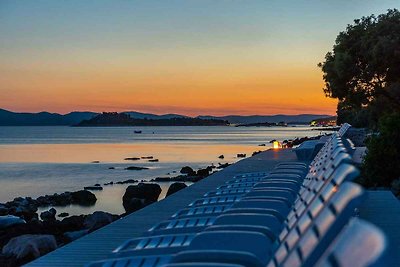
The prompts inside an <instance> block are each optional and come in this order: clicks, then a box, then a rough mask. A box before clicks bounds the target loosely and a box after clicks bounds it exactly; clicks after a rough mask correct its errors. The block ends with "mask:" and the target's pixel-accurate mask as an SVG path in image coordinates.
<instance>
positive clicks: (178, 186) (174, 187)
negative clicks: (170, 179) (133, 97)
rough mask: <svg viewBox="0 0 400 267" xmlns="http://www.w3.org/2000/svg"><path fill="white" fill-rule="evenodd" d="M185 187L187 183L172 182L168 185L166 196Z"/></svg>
mask: <svg viewBox="0 0 400 267" xmlns="http://www.w3.org/2000/svg"><path fill="white" fill-rule="evenodd" d="M186 187H187V185H186V184H185V183H173V184H171V185H170V186H169V188H168V191H167V194H166V197H167V196H170V195H172V194H174V193H176V192H178V191H179V190H182V189H184V188H186Z"/></svg>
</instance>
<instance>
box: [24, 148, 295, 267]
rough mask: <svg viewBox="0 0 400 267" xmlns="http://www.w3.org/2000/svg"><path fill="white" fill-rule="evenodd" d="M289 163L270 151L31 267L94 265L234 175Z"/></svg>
mask: <svg viewBox="0 0 400 267" xmlns="http://www.w3.org/2000/svg"><path fill="white" fill-rule="evenodd" d="M288 161H297V158H296V155H295V153H294V152H293V151H292V150H290V149H283V150H269V151H265V152H263V153H260V154H258V155H256V156H254V157H250V158H247V159H243V160H241V161H239V162H237V163H235V164H233V165H231V166H229V167H227V168H225V169H224V170H222V171H219V172H217V173H215V174H213V175H210V176H209V177H207V178H205V179H203V180H202V181H200V182H197V183H196V184H194V185H192V186H190V187H188V188H186V189H184V190H182V191H179V192H178V193H176V194H174V195H172V196H170V197H168V198H166V199H164V200H161V201H159V202H157V203H154V204H152V205H150V206H148V207H146V208H144V209H142V210H139V211H137V212H134V213H132V214H130V215H129V216H127V217H125V218H123V219H120V220H118V221H115V222H114V223H112V224H109V225H107V226H105V227H103V228H101V229H99V230H97V231H96V232H93V233H91V234H89V235H87V236H84V237H82V238H80V239H78V240H76V241H74V242H72V243H69V244H68V245H66V246H64V247H61V248H60V249H57V250H55V251H53V252H51V253H49V254H47V255H45V256H43V257H41V258H39V259H38V260H36V261H34V262H31V263H30V264H28V265H27V266H41V267H45V266H54V267H56V266H83V265H84V264H86V263H88V262H90V261H94V260H101V259H104V258H106V257H107V255H109V254H110V252H111V251H112V250H113V249H115V248H116V247H118V246H119V245H121V244H122V243H123V242H124V241H125V240H127V239H129V238H134V237H139V236H141V235H142V233H143V232H145V231H147V230H148V229H149V228H150V227H151V226H153V225H155V224H156V223H158V222H160V221H162V220H166V219H168V218H169V217H170V216H172V215H173V214H174V213H175V212H176V211H178V210H180V209H182V208H184V207H186V206H187V205H188V204H190V203H191V202H192V201H194V200H196V199H198V198H200V197H201V196H202V195H203V194H205V193H206V192H208V191H211V190H214V189H215V188H216V187H218V186H219V185H221V184H223V183H224V182H225V181H228V180H230V179H232V176H233V175H236V174H239V173H246V172H258V171H269V170H271V169H272V168H273V167H274V166H275V165H276V164H277V163H279V162H288ZM121 201H122V200H121Z"/></svg>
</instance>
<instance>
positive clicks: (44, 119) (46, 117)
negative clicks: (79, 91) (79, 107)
mask: <svg viewBox="0 0 400 267" xmlns="http://www.w3.org/2000/svg"><path fill="white" fill-rule="evenodd" d="M96 115H97V113H94V112H71V113H68V114H65V115H61V114H58V113H49V112H39V113H16V112H11V111H8V110H4V109H0V125H2V126H23V125H25V126H36V125H42V126H54V125H72V124H76V123H79V122H80V121H82V120H84V119H90V118H93V117H94V116H96Z"/></svg>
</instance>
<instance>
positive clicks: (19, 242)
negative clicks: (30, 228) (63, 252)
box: [2, 235, 57, 260]
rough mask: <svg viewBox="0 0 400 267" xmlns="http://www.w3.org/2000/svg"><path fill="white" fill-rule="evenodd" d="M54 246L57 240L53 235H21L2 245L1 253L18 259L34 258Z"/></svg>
mask: <svg viewBox="0 0 400 267" xmlns="http://www.w3.org/2000/svg"><path fill="white" fill-rule="evenodd" d="M56 248H57V242H56V239H55V238H54V236H53V235H21V236H18V237H14V238H13V239H11V240H10V241H9V242H8V243H7V244H6V245H5V246H4V247H3V250H2V253H3V254H5V255H10V256H13V257H15V258H17V259H18V260H20V259H24V258H29V259H36V258H38V257H40V256H42V255H44V254H46V253H48V252H50V251H53V250H54V249H56Z"/></svg>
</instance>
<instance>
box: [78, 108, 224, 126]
mask: <svg viewBox="0 0 400 267" xmlns="http://www.w3.org/2000/svg"><path fill="white" fill-rule="evenodd" d="M228 125H229V122H228V121H225V120H217V119H199V118H190V117H175V118H169V119H147V118H145V119H135V118H132V117H131V116H130V115H128V114H126V113H117V112H103V113H102V114H99V115H97V116H95V117H94V118H92V119H89V120H83V121H81V122H80V123H78V124H76V125H74V126H76V127H96V126H228Z"/></svg>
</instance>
